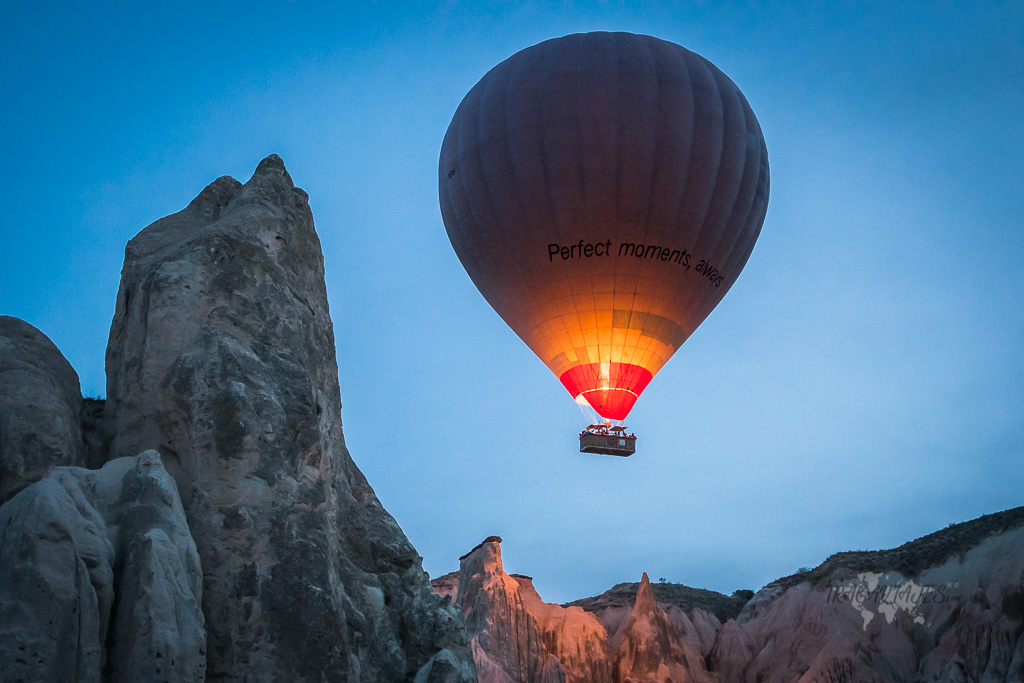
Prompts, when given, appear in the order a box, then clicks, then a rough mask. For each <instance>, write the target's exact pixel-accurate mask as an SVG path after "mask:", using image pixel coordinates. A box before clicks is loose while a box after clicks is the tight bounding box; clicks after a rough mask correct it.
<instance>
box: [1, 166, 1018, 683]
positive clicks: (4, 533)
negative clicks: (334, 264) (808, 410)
mask: <svg viewBox="0 0 1024 683" xmlns="http://www.w3.org/2000/svg"><path fill="white" fill-rule="evenodd" d="M106 360H107V374H108V399H107V400H106V401H102V400H95V399H87V400H84V401H83V399H82V398H81V396H80V391H79V384H78V377H77V375H76V374H75V372H74V370H73V369H72V368H71V366H70V365H69V364H68V362H67V361H66V360H65V359H64V358H63V357H62V356H61V355H60V352H59V351H58V350H57V349H56V347H54V345H53V344H52V343H51V342H50V341H49V340H48V339H47V338H46V337H45V336H44V335H43V334H42V333H41V332H39V331H38V330H36V329H35V328H33V327H32V326H30V325H28V324H27V323H24V322H22V321H19V320H15V319H13V318H8V317H0V504H2V505H0V680H3V681H7V680H12V681H16V680H23V681H27V682H29V681H32V682H34V681H54V680H56V681H64V680H69V681H70V680H74V681H86V682H93V681H96V682H100V681H102V682H104V683H105V682H107V681H110V682H121V681H150V680H153V681H157V680H168V681H201V680H209V681H299V682H302V681H318V682H319V681H332V682H333V681H353V682H354V681H366V682H371V681H372V682H377V681H396V682H397V681H402V682H410V683H468V682H469V681H472V680H476V679H477V678H479V680H480V681H484V682H485V683H509V682H511V681H515V682H524V683H525V682H529V683H556V682H557V683H561V682H567V683H584V682H587V683H626V682H627V681H628V682H630V683H648V682H653V681H656V682H658V683H666V682H668V681H672V683H682V682H683V681H695V682H698V683H705V682H706V683H731V682H733V681H738V682H744V683H746V682H750V683H755V682H761V681H764V682H769V683H771V682H774V681H787V682H788V681H800V682H802V683H811V682H812V681H815V682H817V681H821V682H830V683H847V682H852V681H906V682H907V683H910V682H917V681H935V682H939V681H941V682H946V683H952V682H962V681H977V682H979V683H980V682H981V681H985V682H989V681H1014V682H1018V683H1019V682H1020V681H1024V508H1017V509H1014V510H1008V511H1006V512H1003V513H999V514H995V515H989V516H986V517H982V518H980V519H977V520H974V521H972V522H968V523H964V524H959V525H953V526H951V527H949V528H947V529H945V530H943V531H940V532H937V533H935V534H931V535H929V536H926V537H924V538H922V539H918V540H917V541H913V542H911V543H907V544H905V545H903V546H901V547H899V548H896V549H894V550H888V551H877V552H866V553H865V552H858V553H840V554H838V555H835V556H833V557H831V558H829V559H828V560H827V561H826V562H825V563H823V564H822V565H821V566H819V567H817V568H815V569H813V570H810V571H804V572H800V573H797V574H795V575H793V576H789V577H785V578H782V579H779V580H778V581H775V582H773V583H771V584H769V585H768V586H766V587H765V588H763V589H762V590H761V591H759V592H758V593H757V594H756V595H753V596H752V597H751V595H752V593H751V592H749V591H747V592H740V591H738V592H737V593H736V594H734V595H733V596H725V595H722V594H719V593H715V592H713V591H704V590H700V589H693V588H688V587H686V586H679V585H674V584H664V583H657V584H652V583H651V582H650V581H649V580H648V578H647V575H646V574H644V576H643V579H642V580H641V581H640V582H639V583H638V584H619V585H618V586H615V587H614V588H612V589H610V590H609V591H606V592H605V593H603V594H601V595H599V596H595V597H593V598H586V599H583V600H579V601H576V602H575V603H570V604H569V605H564V606H563V605H553V604H548V603H545V602H544V601H543V600H542V599H541V597H540V595H539V594H538V593H537V591H536V589H535V588H534V585H533V581H532V579H530V577H528V576H524V575H521V574H508V573H506V572H505V570H504V567H503V564H502V557H501V546H500V542H501V539H500V538H497V537H490V538H488V539H485V541H484V542H483V543H481V544H480V545H479V546H477V547H476V548H474V549H473V550H472V551H470V552H469V553H468V554H466V555H465V556H463V557H462V558H461V562H460V568H459V571H458V572H457V573H452V574H448V575H446V576H444V577H441V578H440V579H437V580H435V581H434V582H433V590H431V583H430V582H429V581H428V578H427V576H426V574H425V573H424V572H423V570H422V566H421V559H420V557H419V556H418V555H417V554H416V551H415V550H414V549H413V547H412V546H411V545H410V543H409V541H408V540H407V539H406V537H405V535H404V534H403V533H402V531H401V529H400V528H399V527H398V525H397V524H396V523H395V521H394V520H393V519H392V518H391V516H390V515H388V513H387V512H386V511H385V510H384V509H383V507H382V506H381V504H380V502H379V500H378V499H377V497H376V495H375V494H374V492H373V490H372V488H371V487H370V486H369V484H368V483H367V481H366V480H365V478H364V477H363V475H362V474H361V473H360V472H359V469H358V468H357V467H356V465H355V464H354V463H353V461H352V459H351V457H350V455H349V453H348V450H347V449H346V447H345V441H344V436H343V434H342V426H341V418H340V414H341V399H340V391H339V388H338V383H337V365H336V359H335V351H334V331H333V327H332V324H331V320H330V315H329V311H328V307H327V296H326V287H325V284H324V277H323V257H322V254H321V252H320V245H319V241H318V239H317V236H316V232H315V231H314V228H313V218H312V214H311V213H310V210H309V205H308V202H307V197H306V194H305V193H304V192H303V191H302V190H300V189H298V188H296V187H294V185H293V184H292V181H291V179H290V177H289V176H288V173H287V171H286V170H285V168H284V165H283V164H282V162H281V160H280V159H278V158H277V157H276V156H271V157H268V158H267V159H265V160H264V161H263V162H262V163H261V164H260V165H259V167H258V168H257V170H256V173H255V174H254V175H253V177H252V179H251V180H250V181H249V182H248V183H246V184H245V185H242V184H240V183H238V182H237V181H235V180H233V179H231V178H220V179H218V180H216V181H215V182H213V183H212V184H211V185H209V186H208V187H207V188H206V189H205V190H203V192H202V193H201V194H200V195H199V196H198V197H197V198H196V199H195V200H194V201H193V202H192V203H191V204H189V206H188V207H186V208H185V209H184V210H182V211H181V212H179V213H177V214H174V215H172V216H168V217H166V218H164V219H161V220H159V221H157V222H156V223H154V224H152V225H151V226H149V227H148V228H146V229H145V230H143V231H142V232H140V233H139V234H138V235H137V236H136V237H135V238H134V239H133V240H132V241H131V242H130V243H129V244H128V247H127V249H126V252H125V262H124V270H123V273H122V280H121V286H120V290H119V292H118V297H117V305H116V313H115V318H114V322H113V325H112V327H111V332H110V340H109V346H108V351H107V359H106ZM83 465H84V466H87V467H89V468H91V469H86V468H85V467H82V466H83ZM435 591H436V594H435Z"/></svg>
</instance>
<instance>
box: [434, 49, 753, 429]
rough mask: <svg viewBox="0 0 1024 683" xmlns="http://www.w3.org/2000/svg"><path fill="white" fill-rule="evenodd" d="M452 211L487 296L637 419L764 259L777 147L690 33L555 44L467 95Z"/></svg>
mask: <svg viewBox="0 0 1024 683" xmlns="http://www.w3.org/2000/svg"><path fill="white" fill-rule="evenodd" d="M438 179H439V185H440V203H441V214H442V217H443V219H444V224H445V229H446V230H447V232H448V237H449V239H450V240H451V243H452V246H453V247H454V249H455V252H456V254H457V255H458V257H459V260H460V261H461V262H462V264H463V266H464V267H465V268H466V271H467V272H468V274H469V276H470V278H471V279H472V280H473V282H474V283H475V284H476V286H477V287H478V288H479V290H480V292H481V293H482V294H483V296H484V298H486V299H487V301H488V302H489V303H490V304H491V306H493V307H494V309H495V311H497V312H498V314H499V315H500V316H501V317H502V318H503V319H504V320H505V322H507V323H508V325H509V326H510V327H511V328H512V329H513V330H514V331H515V332H516V333H517V334H518V335H519V336H520V337H521V338H522V339H523V341H524V342H526V344H527V345H529V347H530V348H531V349H532V350H533V351H534V352H535V353H536V354H537V355H538V356H539V357H540V359H541V360H542V361H543V362H544V363H545V364H546V365H547V366H548V368H550V369H551V371H552V372H554V374H555V376H556V377H558V378H559V379H560V380H561V382H562V384H563V385H564V386H565V387H566V389H568V390H569V393H570V394H572V395H573V397H574V398H576V399H577V400H578V401H581V400H583V399H585V400H586V402H587V403H589V404H590V405H591V406H593V407H594V409H595V410H597V412H598V413H600V414H601V415H602V416H604V417H607V418H610V419H615V420H621V419H624V418H625V417H626V415H627V414H628V413H629V411H630V409H631V408H632V407H633V404H634V403H635V402H636V399H637V397H638V396H639V395H640V393H641V392H642V391H643V390H644V388H645V387H646V386H647V384H648V382H650V381H651V378H652V377H653V376H654V375H655V374H656V373H657V372H658V370H660V369H661V367H662V366H663V365H664V364H665V362H666V361H667V360H668V359H669V357H670V356H672V354H673V353H675V351H676V350H677V349H678V348H679V347H680V346H681V345H682V344H683V342H684V341H686V339H687V338H688V337H689V336H690V335H691V334H692V333H693V331H694V330H695V329H696V328H697V326H698V325H700V324H701V322H703V320H704V319H705V318H706V317H707V316H708V314H709V313H710V312H711V310H712V309H713V308H714V307H715V306H716V305H717V304H718V302H719V301H720V300H721V299H722V297H723V296H724V295H725V293H726V292H727V291H728V290H729V288H730V287H731V286H732V284H733V282H735V280H736V278H737V276H738V275H739V273H740V271H741V270H742V268H743V266H744V265H745V264H746V262H747V258H748V257H749V256H750V252H751V250H752V249H753V246H754V242H755V240H756V239H757V236H758V233H759V232H760V229H761V224H762V222H763V221H764V216H765V212H766V210H767V206H768V186H769V181H768V155H767V150H766V148H765V144H764V138H763V136H762V134H761V129H760V126H759V125H758V123H757V119H756V118H755V117H754V114H753V112H752V111H751V110H750V106H749V105H748V104H747V101H746V99H745V98H744V97H743V95H742V93H740V91H739V89H738V88H737V87H736V85H735V84H734V83H733V82H732V81H731V80H729V78H728V77H727V76H725V75H724V74H723V73H722V72H721V71H719V70H718V69H717V68H716V67H715V66H714V65H713V64H711V62H709V61H707V60H706V59H704V58H703V57H701V56H700V55H697V54H695V53H693V52H690V51H689V50H686V49H685V48H683V47H680V46H679V45H675V44H673V43H669V42H666V41H663V40H659V39H657V38H653V37H650V36H639V35H632V34H627V33H587V34H576V35H570V36H565V37H563V38H556V39H553V40H548V41H545V42H543V43H540V44H538V45H534V46H533V47H529V48H527V49H525V50H522V51H521V52H518V53H516V54H515V55H513V56H512V57H510V58H508V59H507V60H505V61H504V62H502V63H501V64H499V65H498V66H496V67H494V68H493V69H492V70H491V71H490V72H488V73H487V74H486V75H485V76H484V77H483V78H482V79H481V80H480V82H479V83H477V84H476V86H474V87H473V89H472V90H470V92H469V94H467V95H466V97H465V99H463V101H462V103H461V104H460V105H459V108H458V110H457V111H456V112H455V116H454V118H453V119H452V122H451V125H450V126H449V127H448V131H447V133H446V134H445V137H444V142H443V144H442V147H441V155H440V162H439V167H438Z"/></svg>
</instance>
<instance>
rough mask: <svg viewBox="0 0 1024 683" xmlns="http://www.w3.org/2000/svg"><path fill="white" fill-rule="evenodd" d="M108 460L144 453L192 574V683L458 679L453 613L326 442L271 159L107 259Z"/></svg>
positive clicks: (324, 362)
mask: <svg viewBox="0 0 1024 683" xmlns="http://www.w3.org/2000/svg"><path fill="white" fill-rule="evenodd" d="M107 378H108V382H107V402H106V406H105V412H104V428H105V429H106V430H107V432H108V436H109V441H110V456H111V457H114V458H116V457H121V456H124V455H128V454H131V453H134V452H138V451H139V450H140V449H143V448H152V449H156V450H157V451H159V452H160V454H161V457H162V458H163V460H164V462H165V463H166V465H167V468H168V470H169V471H170V472H171V473H172V474H173V475H174V477H175V479H176V480H177V483H178V487H179V490H180V491H181V495H182V500H183V502H184V506H185V511H186V515H187V517H188V524H189V528H190V529H191V531H192V535H193V537H194V538H195V542H196V546H197V548H198V550H199V555H200V557H201V558H202V565H203V568H204V590H203V612H204V614H205V615H206V625H207V631H208V667H207V676H208V677H209V679H210V680H221V679H223V680H250V681H253V680H266V681H281V680H289V681H321V680H334V681H341V680H347V681H401V680H406V679H409V678H411V677H412V676H413V675H414V674H416V672H417V671H418V670H420V669H421V668H423V667H425V666H426V665H427V664H428V662H429V661H430V660H431V658H432V657H434V656H435V655H438V654H439V653H440V652H442V651H443V650H446V649H447V650H448V653H447V654H446V655H445V656H444V657H443V659H444V661H445V662H449V663H450V662H456V663H457V665H456V667H455V669H456V671H455V672H454V673H453V672H452V671H450V669H451V667H450V666H447V665H444V666H442V663H441V662H438V663H436V665H431V666H430V668H429V671H430V672H433V673H431V675H432V676H434V677H435V678H436V677H437V676H439V675H441V674H440V673H439V672H441V671H442V670H445V671H448V673H447V674H444V675H445V676H448V677H449V678H452V679H454V680H458V679H466V680H468V679H470V678H471V677H472V668H471V665H470V664H469V654H468V653H469V650H468V643H467V642H466V638H465V632H464V630H462V627H461V616H460V615H459V614H458V612H457V611H456V610H454V609H453V608H452V607H451V606H448V605H446V604H444V603H443V602H442V601H441V600H440V599H439V598H437V597H436V596H435V595H434V594H433V593H432V592H431V591H430V587H429V583H428V578H427V576H426V574H425V573H424V572H423V570H422V568H421V559H420V557H419V555H417V553H416V551H415V550H414V549H413V547H412V545H411V544H410V543H409V541H408V540H407V539H406V537H405V535H404V534H403V533H402V530H401V529H400V528H399V527H398V525H397V524H396V523H395V521H394V520H393V519H392V517H391V516H390V515H389V514H388V513H387V511H385V510H384V508H383V507H382V506H381V504H380V502H379V501H378V499H377V496H376V495H375V494H374V492H373V490H372V489H371V487H370V485H369V484H368V483H367V481H366V479H365V478H364V477H363V475H362V473H361V472H360V471H359V469H358V468H357V467H356V465H355V464H354V463H353V461H352V458H351V457H350V456H349V453H348V450H347V449H346V447H345V441H344V437H343V435H342V427H341V398H340V392H339V389H338V369H337V363H336V360H335V350H334V330H333V326H332V324H331V319H330V313H329V311H328V305H327V292H326V287H325V284H324V266H323V256H322V254H321V251H320V242H319V239H318V238H317V235H316V232H315V230H314V227H313V216H312V213H311V212H310V209H309V203H308V197H307V195H306V193H305V192H303V191H302V190H301V189H299V188H296V187H295V186H294V185H293V184H292V180H291V178H290V177H289V175H288V172H287V171H286V170H285V167H284V164H283V163H282V162H281V160H280V159H279V158H278V157H276V156H270V157H268V158H267V159H265V160H263V162H261V163H260V165H259V167H258V168H257V169H256V173H255V174H254V175H253V177H252V179H251V180H249V182H247V183H246V184H245V185H242V184H240V183H238V182H237V181H235V180H233V179H231V178H220V179H218V180H216V181H214V182H213V183H212V184H210V185H209V186H208V187H207V188H206V189H205V190H203V192H202V193H201V194H200V195H199V196H198V197H197V198H196V199H195V200H194V201H193V202H192V203H191V204H189V206H188V207H187V208H185V209H184V210H183V211H181V212H179V213H177V214H174V215H172V216H168V217H167V218H163V219H161V220H159V221H157V222H156V223H154V224H152V225H150V226H149V227H148V228H146V229H145V230H143V231H142V232H140V233H139V234H138V235H137V236H136V237H135V238H134V239H132V240H131V242H129V244H128V247H127V249H126V250H125V262H124V268H123V271H122V278H121V286H120V290H119V292H118V296H117V308H116V313H115V316H114V322H113V325H112V327H111V331H110V341H109V345H108V349H107Z"/></svg>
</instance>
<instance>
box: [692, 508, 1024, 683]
mask: <svg viewBox="0 0 1024 683" xmlns="http://www.w3.org/2000/svg"><path fill="white" fill-rule="evenodd" d="M709 664H710V668H711V669H712V670H714V671H718V672H719V673H720V675H721V680H722V681H761V680H768V681H776V680H778V681H788V680H793V681H796V680H799V681H807V682H809V681H817V680H821V681H837V682H838V681H874V680H885V681H907V682H908V683H909V682H911V681H1007V682H1010V681H1012V682H1015V683H1016V682H1019V681H1024V508H1015V509H1013V510H1007V511H1006V512H1002V513H998V514H995V515H988V516H986V517H981V518H979V519H976V520H973V521H971V522H965V523H963V524H957V525H954V526H952V527H950V528H948V529H945V530H943V531H939V532H936V533H934V534H930V535H928V536H925V537H924V538H921V539H918V540H917V541H913V542H910V543H907V544H905V545H903V546H901V547H900V548H897V549H895V550H888V551H876V552H857V553H840V554H838V555H835V556H833V557H831V558H829V559H828V560H826V561H825V562H824V563H823V564H822V565H821V566H819V567H817V568H815V569H813V570H812V571H810V572H804V573H802V574H796V575H794V576H791V577H786V578H784V579H780V580H779V581H776V582H774V583H771V584H769V585H768V586H765V587H764V588H763V589H761V591H759V592H758V593H757V594H756V595H755V596H754V598H753V599H752V600H751V601H750V602H749V603H747V605H746V607H745V608H744V609H743V612H742V613H741V614H740V615H739V616H738V617H737V618H736V621H735V622H729V623H727V624H726V625H725V626H724V627H723V628H722V630H721V631H720V632H719V634H718V637H717V639H716V642H715V645H714V647H713V649H712V652H711V654H710V656H709Z"/></svg>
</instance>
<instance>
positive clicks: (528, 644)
mask: <svg viewBox="0 0 1024 683" xmlns="http://www.w3.org/2000/svg"><path fill="white" fill-rule="evenodd" d="M492 538H494V539H495V540H491V539H488V540H485V541H484V542H483V543H481V544H480V545H478V546H477V547H476V548H474V549H473V550H471V551H470V552H469V554H467V555H464V556H463V557H462V560H461V565H460V569H459V572H458V574H455V573H452V574H446V575H445V576H442V577H439V578H438V579H435V580H434V581H433V582H432V585H433V586H434V590H435V591H436V592H437V593H438V594H439V595H445V596H448V597H449V598H453V597H454V599H455V601H456V603H457V604H459V605H460V606H461V607H462V610H463V612H464V613H465V614H466V626H467V628H468V629H469V633H470V636H471V637H472V642H473V656H474V658H475V660H476V665H477V671H478V673H479V676H480V680H481V681H484V682H493V683H499V682H500V683H505V682H506V681H523V682H531V683H532V682H538V683H540V682H546V681H549V680H565V681H568V682H569V683H612V682H614V683H623V682H625V681H634V682H635V683H640V682H646V681H666V680H672V681H675V682H676V683H680V682H682V681H689V680H711V679H710V678H709V676H708V674H707V672H706V671H705V667H704V659H703V654H702V653H701V650H700V648H701V640H700V638H701V635H700V633H699V632H698V630H697V629H695V628H694V627H693V625H692V623H691V622H690V621H689V619H688V618H687V616H686V615H685V613H683V612H682V611H681V610H680V612H679V613H680V615H681V618H682V620H684V622H685V624H686V625H687V627H686V628H685V629H684V628H681V627H680V625H679V624H680V623H681V622H679V620H678V619H676V618H674V617H671V616H669V613H668V612H666V611H665V610H664V609H663V608H662V607H661V606H659V605H658V604H657V602H656V601H655V598H654V594H653V592H652V591H651V585H650V582H649V581H648V580H647V575H646V574H644V577H643V581H642V582H641V584H640V586H639V589H638V592H637V598H636V605H627V606H625V607H624V609H622V607H623V606H622V605H620V604H614V605H610V604H608V603H607V602H603V603H601V604H602V607H603V609H602V613H603V614H604V615H606V616H608V617H609V618H610V620H609V621H608V622H604V621H602V619H601V618H599V617H598V616H597V615H595V614H592V613H590V612H587V611H584V609H583V608H581V607H579V606H575V605H570V606H566V607H563V606H560V605H553V604H549V603H546V602H544V601H543V600H542V599H541V597H540V595H539V594H538V593H537V590H536V588H535V587H534V585H533V580H532V579H531V578H530V577H528V576H523V575H521V574H511V575H510V574H506V573H505V570H504V568H503V565H502V560H501V546H500V544H499V542H500V539H497V537H492ZM716 595H717V594H716ZM720 597H724V596H720ZM692 614H693V615H694V617H695V620H696V621H698V622H700V623H704V622H701V619H703V618H706V617H707V616H708V615H707V613H705V612H703V611H702V610H698V609H694V610H692ZM710 619H711V620H713V622H709V623H714V625H715V627H717V625H718V621H717V620H715V619H714V617H713V616H712V617H710ZM703 637H704V639H705V640H706V642H707V647H708V648H710V642H711V639H712V638H713V632H712V633H710V634H707V633H705V634H703ZM691 640H692V641H693V642H694V643H696V645H694V644H691V642H690V641H691ZM692 677H695V678H692Z"/></svg>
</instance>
